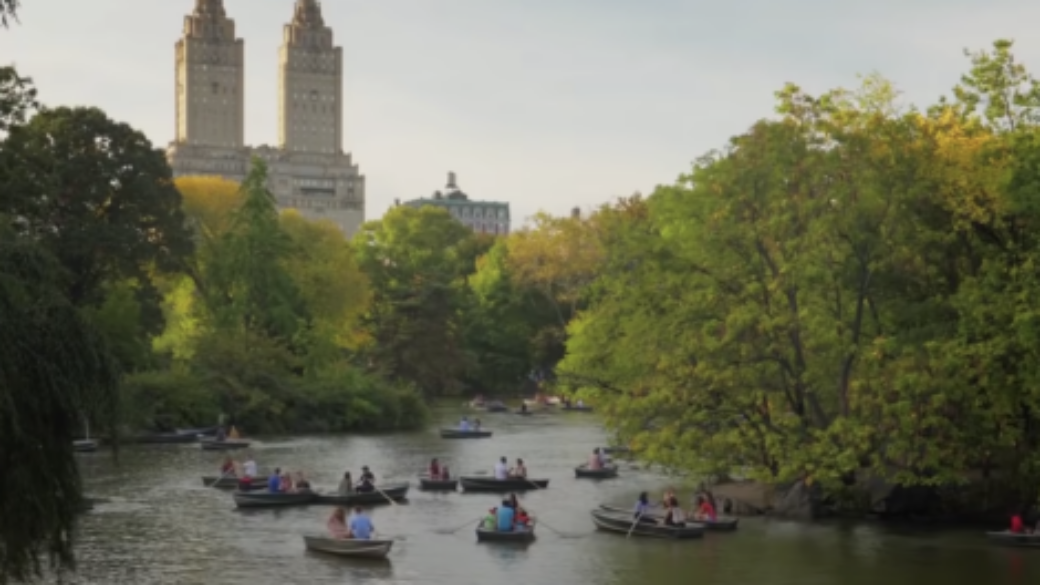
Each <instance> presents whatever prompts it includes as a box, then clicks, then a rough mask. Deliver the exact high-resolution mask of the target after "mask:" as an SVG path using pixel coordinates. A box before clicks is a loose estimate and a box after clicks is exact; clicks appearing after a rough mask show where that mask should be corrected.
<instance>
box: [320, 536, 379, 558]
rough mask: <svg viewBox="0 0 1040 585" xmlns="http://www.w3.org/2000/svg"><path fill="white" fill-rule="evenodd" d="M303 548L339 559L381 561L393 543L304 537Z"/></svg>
mask: <svg viewBox="0 0 1040 585" xmlns="http://www.w3.org/2000/svg"><path fill="white" fill-rule="evenodd" d="M303 546H305V547H307V550H310V551H314V552H320V553H326V554H330V555H337V556H341V557H354V558H366V559H381V558H384V557H386V555H387V554H389V553H390V548H391V547H393V546H394V541H392V540H358V539H355V538H328V537H325V536H304V537H303Z"/></svg>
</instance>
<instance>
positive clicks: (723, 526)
mask: <svg viewBox="0 0 1040 585" xmlns="http://www.w3.org/2000/svg"><path fill="white" fill-rule="evenodd" d="M599 509H600V510H603V511H604V512H611V513H613V514H625V515H628V516H629V517H631V516H632V513H633V512H632V510H631V509H629V508H621V507H618V506H608V505H606V504H600V507H599ZM643 517H644V518H650V519H652V520H655V521H656V520H660V519H662V518H664V508H660V509H657V510H650V511H649V512H647V513H646V514H644V515H643ZM690 524H694V525H697V526H704V528H705V529H707V530H713V531H718V532H726V531H730V530H736V529H737V525H738V524H740V518H734V517H733V516H716V517H715V520H693V521H690V522H687V525H690Z"/></svg>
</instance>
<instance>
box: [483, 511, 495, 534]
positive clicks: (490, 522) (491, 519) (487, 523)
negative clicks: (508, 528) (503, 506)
mask: <svg viewBox="0 0 1040 585" xmlns="http://www.w3.org/2000/svg"><path fill="white" fill-rule="evenodd" d="M497 526H498V508H491V509H490V510H488V514H487V516H484V520H483V521H481V528H483V529H484V530H495V528H496V527H497Z"/></svg>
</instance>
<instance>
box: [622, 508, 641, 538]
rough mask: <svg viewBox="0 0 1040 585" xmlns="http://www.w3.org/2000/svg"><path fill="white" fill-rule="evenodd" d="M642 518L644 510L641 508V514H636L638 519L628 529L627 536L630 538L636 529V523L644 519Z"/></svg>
mask: <svg viewBox="0 0 1040 585" xmlns="http://www.w3.org/2000/svg"><path fill="white" fill-rule="evenodd" d="M642 519H643V511H642V510H640V511H639V514H637V515H636V521H635V522H633V523H632V527H631V528H629V529H628V534H626V535H625V538H628V537H630V536H632V531H633V530H635V529H636V525H638V524H639V521H640V520H642Z"/></svg>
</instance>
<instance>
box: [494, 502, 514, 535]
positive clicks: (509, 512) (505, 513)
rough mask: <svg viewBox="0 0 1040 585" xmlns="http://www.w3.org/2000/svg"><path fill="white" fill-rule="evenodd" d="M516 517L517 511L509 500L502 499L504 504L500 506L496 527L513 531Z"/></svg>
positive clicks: (502, 530) (500, 529) (504, 530)
mask: <svg viewBox="0 0 1040 585" xmlns="http://www.w3.org/2000/svg"><path fill="white" fill-rule="evenodd" d="M515 519H516V511H515V510H513V507H512V506H510V505H509V500H502V505H501V506H499V507H498V515H497V518H496V520H497V525H496V528H497V529H498V530H499V531H501V532H511V531H512V530H513V521H514V520H515Z"/></svg>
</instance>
